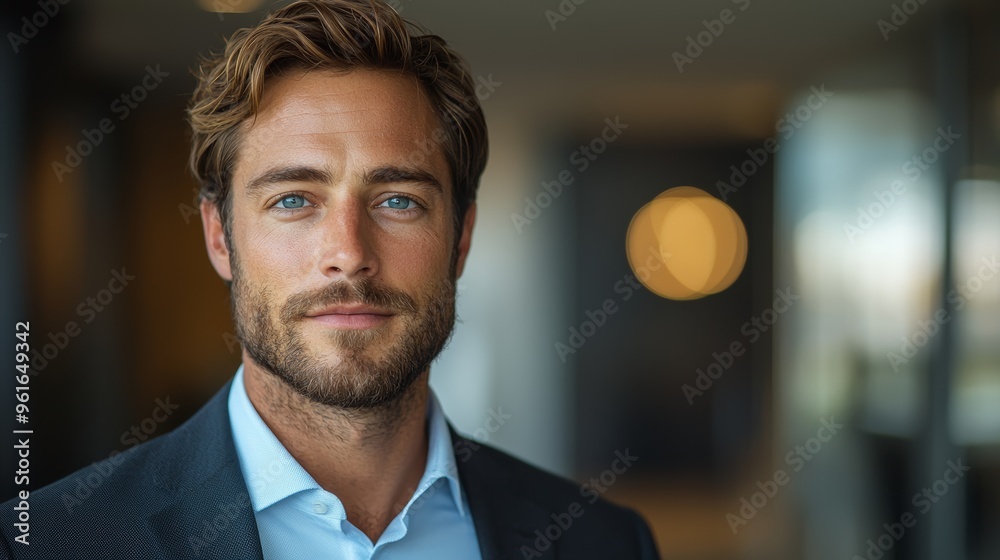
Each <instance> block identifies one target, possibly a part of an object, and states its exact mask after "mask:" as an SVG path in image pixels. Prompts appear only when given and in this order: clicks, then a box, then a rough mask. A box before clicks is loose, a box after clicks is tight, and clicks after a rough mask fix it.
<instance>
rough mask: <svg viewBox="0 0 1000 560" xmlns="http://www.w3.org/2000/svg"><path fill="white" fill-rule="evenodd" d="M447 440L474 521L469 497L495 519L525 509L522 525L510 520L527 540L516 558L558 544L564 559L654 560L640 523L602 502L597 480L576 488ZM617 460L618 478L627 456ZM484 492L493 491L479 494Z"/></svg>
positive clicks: (489, 450) (479, 447) (482, 447)
mask: <svg viewBox="0 0 1000 560" xmlns="http://www.w3.org/2000/svg"><path fill="white" fill-rule="evenodd" d="M453 440H454V447H455V459H456V461H457V462H458V465H459V472H460V476H461V477H462V478H463V486H465V487H466V489H467V491H469V493H470V496H469V498H470V507H471V508H472V509H473V514H474V515H475V513H476V511H475V506H474V505H473V504H472V502H473V500H474V499H475V498H474V497H473V496H472V494H474V493H479V494H481V495H485V496H488V497H489V498H488V499H490V500H492V502H493V503H492V504H490V506H491V507H492V508H493V509H494V511H495V512H497V513H498V514H502V513H500V512H504V511H505V510H506V511H507V512H508V514H509V515H513V514H514V512H515V510H514V509H513V508H515V507H518V506H511V507H510V508H506V507H505V505H509V504H516V503H520V504H530V505H529V506H527V507H530V515H527V516H525V515H524V513H525V512H527V511H528V510H525V509H522V510H521V511H520V512H519V513H518V515H520V516H521V517H522V519H518V520H510V521H511V522H513V524H515V525H518V526H519V527H520V529H521V530H522V531H523V532H524V533H525V534H527V535H528V536H530V541H531V543H530V545H529V549H525V550H521V553H522V554H526V553H528V552H530V550H536V551H539V552H542V551H543V549H545V548H547V545H556V544H558V546H557V548H559V549H560V553H561V554H562V555H566V554H567V553H569V554H570V556H569V557H581V558H591V557H599V555H597V554H598V551H608V553H612V552H613V553H614V555H616V556H614V557H618V558H642V559H655V558H659V556H658V554H657V552H656V547H655V545H654V543H653V537H652V533H651V532H650V530H649V527H648V525H647V524H646V521H645V520H644V519H643V518H642V517H641V516H640V515H639V514H638V513H637V512H635V511H634V510H632V509H630V508H627V507H623V506H619V505H617V504H614V503H612V502H611V501H609V500H607V499H605V497H604V493H605V492H606V491H607V490H608V486H605V485H603V484H602V483H601V482H600V481H599V480H592V481H588V482H584V483H577V482H574V481H571V480H568V479H566V478H563V477H561V476H558V475H555V474H553V473H550V472H547V471H545V470H543V469H540V468H538V467H535V466H533V465H531V464H529V463H527V462H525V461H523V460H521V459H518V458H516V457H514V456H512V455H510V454H508V453H505V452H503V451H501V450H499V449H496V448H495V447H492V446H490V445H486V444H483V443H479V442H476V441H473V440H470V439H467V438H464V437H462V436H457V437H453ZM620 455H621V456H620V457H616V461H618V463H616V467H617V469H618V474H621V473H624V469H626V468H628V466H630V465H628V464H626V463H627V459H629V456H628V455H627V451H626V452H625V453H622V454H620ZM633 460H634V459H633ZM611 472H614V471H611ZM615 476H617V474H616V475H615ZM611 484H613V482H612V483H611ZM484 487H486V488H492V489H493V490H492V491H491V490H485V491H484V490H483V488H484ZM498 504H500V505H499V506H498ZM527 519H530V521H528V520H527ZM532 547H533V548H532ZM526 550H528V552H526ZM574 553H578V556H574V555H573V554H574ZM595 555H596V556H595Z"/></svg>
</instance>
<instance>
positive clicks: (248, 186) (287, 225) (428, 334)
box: [206, 70, 474, 408]
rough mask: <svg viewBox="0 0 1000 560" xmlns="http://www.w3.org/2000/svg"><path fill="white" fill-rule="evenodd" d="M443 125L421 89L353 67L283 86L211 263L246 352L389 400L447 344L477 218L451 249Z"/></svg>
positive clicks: (267, 365)
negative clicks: (223, 247)
mask: <svg viewBox="0 0 1000 560" xmlns="http://www.w3.org/2000/svg"><path fill="white" fill-rule="evenodd" d="M439 126H440V125H439V123H438V121H437V119H436V118H435V116H434V113H433V111H432V109H431V106H430V103H429V101H428V100H427V98H426V95H425V94H424V93H423V91H422V89H420V87H419V86H418V85H417V84H416V83H415V82H413V81H412V80H410V79H408V78H404V77H400V76H398V75H395V74H390V73H383V72H375V71H368V70H354V71H351V72H348V73H334V72H328V71H312V72H298V73H292V74H289V75H287V76H284V77H281V78H277V79H275V80H274V81H273V82H271V83H269V84H268V86H267V87H266V88H265V94H264V97H263V100H262V104H261V108H260V112H259V113H258V114H257V116H256V120H253V121H252V123H248V124H247V128H245V129H244V134H243V139H242V144H241V146H240V151H239V154H238V157H237V162H236V166H235V169H234V176H233V185H232V192H231V195H230V196H232V220H233V222H232V239H231V245H232V247H231V253H232V254H231V255H230V257H231V258H229V259H228V260H229V262H230V263H231V270H230V271H227V270H225V269H226V266H225V264H226V263H224V262H221V261H222V259H221V256H219V257H217V256H214V255H213V264H215V265H216V269H217V270H219V272H220V274H222V276H223V277H226V276H227V274H226V272H231V277H232V280H233V284H232V298H233V311H234V319H235V321H236V327H237V334H238V336H239V337H240V339H241V341H242V342H243V346H244V349H245V350H246V353H247V354H248V355H249V356H250V357H251V358H252V360H253V361H254V362H256V364H258V365H259V366H261V367H262V368H263V369H265V370H267V371H269V372H271V373H273V374H275V375H277V376H278V377H279V378H281V379H282V380H284V381H285V382H286V383H288V384H289V385H290V386H291V387H293V388H294V389H295V390H296V391H297V392H299V393H300V394H302V395H304V396H306V397H308V398H310V399H312V400H313V401H316V402H320V403H324V404H327V405H331V406H337V407H344V408H371V407H376V406H380V405H384V404H386V403H390V402H393V401H394V400H395V399H396V398H397V397H398V396H400V395H401V394H402V393H403V391H404V390H405V389H406V388H407V387H409V386H410V385H411V384H412V383H413V381H414V380H415V379H417V378H418V377H419V375H420V374H421V373H422V372H423V371H424V370H425V369H426V368H427V366H428V365H429V364H430V361H431V360H432V359H433V358H434V357H435V356H436V355H437V354H438V353H439V352H440V351H441V349H442V348H443V347H444V345H445V343H446V341H447V339H448V337H449V336H450V334H451V331H452V327H453V325H454V313H455V311H454V304H455V279H456V273H457V274H461V267H462V266H463V265H464V258H465V254H466V252H467V250H468V236H469V235H470V234H471V227H472V219H471V217H470V219H468V220H466V224H465V226H466V227H465V230H466V231H463V236H462V240H463V243H461V244H460V245H459V249H458V250H457V251H456V250H453V249H454V248H455V243H454V241H455V240H454V238H453V236H454V228H453V225H452V224H453V222H452V213H453V212H454V211H455V210H454V208H453V204H452V198H451V189H452V188H453V185H452V184H451V176H450V173H449V168H448V164H447V161H446V159H445V156H444V154H443V150H442V147H441V146H440V145H439V144H437V143H436V142H434V140H433V139H434V138H435V137H438V138H439V137H440V135H439V134H435V132H436V129H437V128H438V127H439ZM437 132H440V131H437ZM425 146H431V147H432V148H433V149H431V150H430V151H429V153H428V150H427V149H426V148H422V147H425ZM473 215H474V214H473ZM209 229H210V228H208V227H206V234H208V231H209ZM214 235H216V236H217V235H218V232H215V233H214ZM209 252H210V254H212V252H213V249H212V242H211V241H209Z"/></svg>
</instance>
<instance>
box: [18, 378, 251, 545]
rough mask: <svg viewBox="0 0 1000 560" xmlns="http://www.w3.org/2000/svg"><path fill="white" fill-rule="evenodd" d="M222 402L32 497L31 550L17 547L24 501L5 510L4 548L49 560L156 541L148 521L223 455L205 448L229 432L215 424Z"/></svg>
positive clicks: (212, 403) (29, 514)
mask: <svg viewBox="0 0 1000 560" xmlns="http://www.w3.org/2000/svg"><path fill="white" fill-rule="evenodd" d="M222 392H223V391H220V393H222ZM217 400H218V395H217V396H216V398H215V399H213V400H212V401H210V402H209V404H207V405H206V406H205V407H203V408H202V409H201V410H200V411H198V412H197V413H196V414H195V416H193V417H192V418H191V419H189V420H188V421H187V422H185V423H184V424H183V425H182V426H180V427H179V428H177V429H176V430H174V431H172V432H170V433H167V434H165V435H162V436H159V437H156V438H153V439H151V440H149V441H146V442H144V443H140V444H138V445H136V446H134V447H131V448H129V449H127V450H126V451H124V452H121V453H119V452H117V451H116V452H112V453H111V454H110V455H109V457H108V458H107V459H104V460H102V461H99V462H95V463H92V464H91V465H89V466H87V467H84V468H82V469H80V470H78V471H76V472H73V473H71V474H70V475H68V476H66V477H64V478H62V479H60V480H58V481H56V482H54V483H52V484H49V485H48V486H45V487H43V488H40V489H37V490H31V491H30V494H29V496H28V500H26V501H27V517H28V519H29V527H30V537H29V539H30V542H31V545H30V548H28V547H24V548H23V549H22V546H23V545H20V544H17V543H15V542H14V539H15V538H16V537H17V536H18V535H19V534H20V533H21V532H22V531H20V530H19V529H18V528H16V527H15V525H14V524H15V523H18V522H19V521H20V519H21V518H24V517H25V516H24V515H22V514H21V513H20V511H23V510H24V506H23V505H22V506H20V510H19V509H15V508H17V507H18V506H19V504H20V502H21V500H20V499H19V497H15V498H14V499H12V500H10V501H8V502H6V503H4V504H2V505H0V520H2V527H0V531H2V535H3V540H5V541H6V543H7V546H8V547H9V548H10V549H12V551H13V552H16V551H18V550H23V551H25V552H28V551H30V553H29V554H27V555H25V557H27V558H44V557H46V554H48V553H49V552H56V551H59V553H61V554H64V553H65V551H67V550H76V551H77V553H83V554H86V553H85V552H82V551H86V550H90V547H91V546H96V545H97V544H98V543H104V544H109V543H113V544H116V545H125V544H127V543H141V542H153V541H155V535H154V534H153V528H152V527H150V526H149V523H148V520H149V519H151V518H152V517H153V516H155V515H156V514H157V513H158V512H160V511H161V510H163V509H165V508H168V507H170V506H171V505H172V504H174V503H175V502H176V501H177V500H178V498H179V496H182V495H183V494H184V492H185V487H186V486H190V485H191V484H192V482H193V481H194V480H196V479H197V478H198V477H199V471H200V470H202V469H204V468H213V464H218V463H219V462H220V461H215V460H212V457H213V456H218V455H220V454H222V453H223V452H222V449H224V446H219V447H216V448H215V449H217V450H219V451H218V452H217V453H215V452H213V451H211V449H212V448H211V447H208V445H211V444H216V445H217V444H218V443H219V442H220V441H223V440H224V438H225V437H226V434H225V433H219V432H222V428H223V427H224V425H220V424H219V422H218V417H217V416H218V413H219V410H218V402H217ZM221 412H222V413H223V414H224V413H225V409H223V410H222V411H221ZM212 432H215V433H212ZM230 445H231V444H230ZM199 453H200V454H199ZM206 458H208V460H206ZM199 463H201V464H199ZM206 463H207V464H206ZM17 557H18V558H20V557H21V556H17Z"/></svg>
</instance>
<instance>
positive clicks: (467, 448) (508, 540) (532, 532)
mask: <svg viewBox="0 0 1000 560" xmlns="http://www.w3.org/2000/svg"><path fill="white" fill-rule="evenodd" d="M448 427H449V429H450V431H451V440H452V443H453V446H454V449H455V460H456V462H457V463H458V475H459V480H460V481H461V484H462V488H463V489H464V490H465V493H466V499H467V500H468V502H469V510H470V511H471V512H472V519H473V523H474V525H475V527H476V535H477V537H478V538H479V550H480V553H481V554H482V557H483V560H515V559H516V560H522V559H524V558H532V559H542V560H550V559H556V558H558V556H557V548H558V542H557V541H556V542H552V541H549V540H548V539H542V538H540V536H539V534H538V533H536V531H544V530H545V527H547V526H548V525H550V524H551V523H552V520H551V519H549V518H548V516H547V510H546V509H544V508H542V507H541V506H539V505H538V504H536V503H535V502H534V501H533V500H532V499H531V497H530V489H527V488H524V487H523V486H522V485H521V484H519V482H518V480H516V479H515V478H514V477H513V476H512V474H511V472H510V471H509V469H505V468H503V467H502V465H500V464H499V463H498V462H497V461H496V460H495V458H494V457H493V455H492V453H493V452H492V451H491V450H488V449H484V447H483V446H482V445H480V444H478V443H476V442H474V441H470V440H468V439H466V438H464V437H462V436H460V435H458V433H457V432H455V429H454V428H452V427H451V425H450V423H449V426H448ZM536 541H538V542H537V543H536ZM542 548H545V550H541V549H542Z"/></svg>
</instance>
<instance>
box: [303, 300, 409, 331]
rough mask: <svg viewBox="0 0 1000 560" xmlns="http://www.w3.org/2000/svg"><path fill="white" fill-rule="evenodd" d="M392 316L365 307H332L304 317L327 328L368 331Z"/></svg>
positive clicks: (388, 313) (382, 310) (377, 309)
mask: <svg viewBox="0 0 1000 560" xmlns="http://www.w3.org/2000/svg"><path fill="white" fill-rule="evenodd" d="M393 315H395V313H392V312H390V311H386V310H385V309H379V308H377V307H371V306H367V305H334V306H329V307H324V308H322V309H318V310H316V311H313V312H311V313H308V314H307V315H306V317H308V318H311V319H313V320H315V321H317V322H319V323H322V324H324V325H327V326H329V327H335V328H340V329H368V328H373V327H377V326H379V325H381V324H383V323H385V322H386V321H388V320H389V318H390V317H392V316H393Z"/></svg>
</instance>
